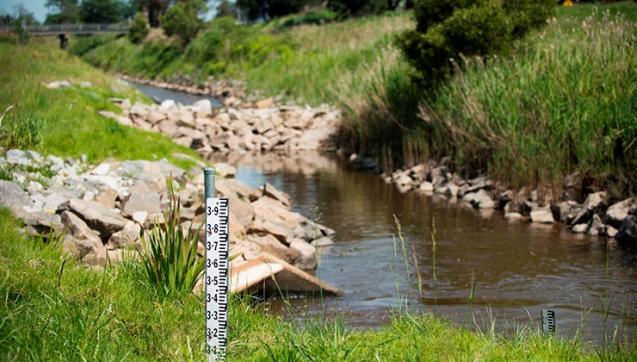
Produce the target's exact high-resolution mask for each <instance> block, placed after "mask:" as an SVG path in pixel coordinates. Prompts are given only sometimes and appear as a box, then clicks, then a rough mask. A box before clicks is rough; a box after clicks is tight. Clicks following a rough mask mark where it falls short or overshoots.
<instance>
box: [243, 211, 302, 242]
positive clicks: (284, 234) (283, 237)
mask: <svg viewBox="0 0 637 362" xmlns="http://www.w3.org/2000/svg"><path fill="white" fill-rule="evenodd" d="M247 231H248V234H257V235H260V236H264V235H272V236H274V237H275V238H277V240H279V241H280V242H281V243H283V244H285V245H289V244H290V242H291V240H292V238H293V236H294V232H293V230H292V229H290V228H289V227H287V226H285V225H283V224H282V223H279V222H275V221H271V220H267V219H264V218H263V217H259V218H257V219H255V220H254V223H252V225H250V226H249V227H248V228H247Z"/></svg>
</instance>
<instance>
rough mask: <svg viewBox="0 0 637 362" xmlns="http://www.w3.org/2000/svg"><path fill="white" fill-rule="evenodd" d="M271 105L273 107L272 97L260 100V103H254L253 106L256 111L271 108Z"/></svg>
mask: <svg viewBox="0 0 637 362" xmlns="http://www.w3.org/2000/svg"><path fill="white" fill-rule="evenodd" d="M273 105H274V99H273V98H272V97H270V98H266V99H262V100H260V101H258V102H256V103H255V106H256V107H257V108H258V109H265V108H271V107H272V106H273Z"/></svg>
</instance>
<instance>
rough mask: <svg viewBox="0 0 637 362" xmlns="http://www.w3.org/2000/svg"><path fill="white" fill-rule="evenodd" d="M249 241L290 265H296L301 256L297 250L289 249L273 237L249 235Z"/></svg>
mask: <svg viewBox="0 0 637 362" xmlns="http://www.w3.org/2000/svg"><path fill="white" fill-rule="evenodd" d="M247 240H248V241H249V242H251V243H253V244H255V245H258V246H259V248H260V249H261V250H262V251H265V252H268V253H270V254H273V255H274V256H276V257H278V258H281V259H283V260H285V261H287V262H288V263H290V264H294V262H295V261H296V260H297V259H298V258H299V256H300V253H299V252H298V251H297V250H293V249H291V248H288V247H287V246H285V245H284V244H282V243H281V242H280V241H279V240H278V239H277V238H276V237H274V236H273V235H269V234H266V235H255V234H249V235H248V236H247Z"/></svg>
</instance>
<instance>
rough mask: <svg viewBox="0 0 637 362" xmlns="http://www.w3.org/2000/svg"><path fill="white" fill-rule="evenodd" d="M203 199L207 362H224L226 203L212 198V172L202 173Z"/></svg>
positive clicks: (227, 246)
mask: <svg viewBox="0 0 637 362" xmlns="http://www.w3.org/2000/svg"><path fill="white" fill-rule="evenodd" d="M204 186H205V197H206V212H205V215H206V276H205V282H206V283H205V285H206V293H205V298H206V299H205V300H206V345H207V347H208V360H209V361H225V360H226V346H227V337H228V333H227V331H228V266H229V261H228V255H229V251H230V241H229V239H228V232H229V229H228V221H229V215H230V209H229V205H228V199H225V198H217V197H214V196H215V171H214V169H212V168H205V169H204Z"/></svg>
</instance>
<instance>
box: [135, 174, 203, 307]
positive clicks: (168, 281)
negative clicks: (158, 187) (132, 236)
mask: <svg viewBox="0 0 637 362" xmlns="http://www.w3.org/2000/svg"><path fill="white" fill-rule="evenodd" d="M168 190H169V194H170V205H169V207H168V209H167V210H165V211H164V218H165V225H164V227H163V228H161V227H156V228H154V229H153V230H152V231H150V232H148V233H146V234H145V235H144V237H143V238H142V242H143V244H144V246H145V249H146V250H145V253H143V254H142V263H143V265H144V269H145V270H146V276H147V277H148V281H149V282H150V284H151V285H153V286H155V287H156V289H157V291H158V292H159V294H160V295H163V296H182V295H186V294H188V293H190V292H192V290H193V288H194V287H195V284H196V283H197V281H198V280H199V277H200V276H201V274H202V273H203V271H204V268H205V259H204V258H199V257H198V256H197V245H198V244H199V232H198V230H193V229H192V226H191V227H190V228H189V229H188V230H184V229H182V227H181V215H180V213H181V202H180V200H179V198H178V197H177V196H176V195H175V192H174V190H173V187H172V179H169V180H168Z"/></svg>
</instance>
